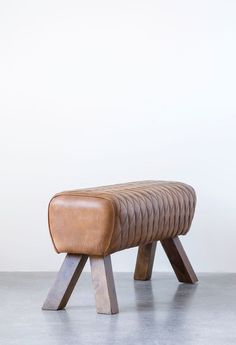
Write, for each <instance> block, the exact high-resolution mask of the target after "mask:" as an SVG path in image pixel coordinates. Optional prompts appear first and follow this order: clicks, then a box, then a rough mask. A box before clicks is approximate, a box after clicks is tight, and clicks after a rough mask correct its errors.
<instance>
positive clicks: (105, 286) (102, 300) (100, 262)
mask: <svg viewBox="0 0 236 345" xmlns="http://www.w3.org/2000/svg"><path fill="white" fill-rule="evenodd" d="M90 263H91V273H92V282H93V288H94V291H95V300H96V308H97V312H98V313H99V314H117V313H119V309H118V303H117V298H116V290H115V283H114V278H113V272H112V266H111V257H110V255H108V256H105V257H98V256H91V257H90Z"/></svg>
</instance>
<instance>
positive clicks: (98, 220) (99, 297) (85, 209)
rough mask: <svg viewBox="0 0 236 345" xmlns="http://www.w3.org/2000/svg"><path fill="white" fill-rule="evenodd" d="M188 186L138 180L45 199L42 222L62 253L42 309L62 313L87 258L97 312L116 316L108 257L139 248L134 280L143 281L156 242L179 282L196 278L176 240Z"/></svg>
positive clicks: (191, 205)
mask: <svg viewBox="0 0 236 345" xmlns="http://www.w3.org/2000/svg"><path fill="white" fill-rule="evenodd" d="M195 204H196V195H195V192H194V190H193V188H192V187H190V186H189V185H187V184H184V183H180V182H164V181H141V182H130V183H124V184H116V185H111V186H104V187H97V188H88V189H80V190H72V191H65V192H62V193H59V194H56V195H55V196H54V197H53V198H52V199H51V201H50V204H49V212H48V221H49V229H50V234H51V238H52V241H53V244H54V247H55V249H56V251H57V252H58V253H67V255H66V257H65V260H64V262H63V264H62V267H61V269H60V271H59V273H58V275H57V277H56V280H55V282H54V285H53V287H52V288H51V290H50V291H49V294H48V296H47V298H46V301H45V303H44V305H43V309H44V310H59V309H63V308H64V307H65V306H66V304H67V302H68V300H69V298H70V295H71V293H72V291H73V289H74V287H75V284H76V282H77V280H78V279H79V276H80V274H81V272H82V270H83V268H84V265H85V263H86V261H87V259H88V257H89V258H90V264H91V274H92V282H93V287H94V290H95V300H96V307H97V312H98V313H102V314H116V313H118V312H119V310H118V303H117V298H116V291H115V285H114V278H113V272H112V266H111V258H110V255H111V254H112V253H115V252H117V251H120V250H123V249H127V248H131V247H136V246H139V250H138V256H137V262H136V268H135V273H134V279H136V280H149V279H150V278H151V274H152V267H153V261H154V256H155V250H156V243H157V241H160V242H161V244H162V246H163V248H164V250H165V252H166V254H167V256H168V258H169V261H170V263H171V265H172V267H173V269H174V271H175V274H176V276H177V278H178V280H179V281H180V282H183V283H190V284H194V283H195V282H197V277H196V275H195V273H194V271H193V268H192V266H191V264H190V262H189V260H188V258H187V255H186V254H185V251H184V249H183V247H182V245H181V243H180V240H179V238H178V236H179V235H185V234H186V233H187V232H188V230H189V228H190V225H191V222H192V219H193V215H194V210H195Z"/></svg>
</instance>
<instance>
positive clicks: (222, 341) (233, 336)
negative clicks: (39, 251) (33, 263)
mask: <svg viewBox="0 0 236 345" xmlns="http://www.w3.org/2000/svg"><path fill="white" fill-rule="evenodd" d="M54 276H55V274H53V273H0V297H1V307H0V344H1V345H13V344H14V345H15V344H23V345H28V344H30V345H56V344H58V345H67V344H68V345H74V344H81V345H83V344H90V345H93V344H96V345H99V344H101V345H107V344H114V345H115V344H122V345H128V344H132V345H133V344H134V345H138V344H140V345H141V344H145V345H146V344H160V345H172V344H173V345H174V344H175V345H179V344H180V345H185V344H188V345H192V344H196V345H202V344H204V345H205V344H206V345H218V344H219V345H227V344H236V274H199V275H198V277H199V283H198V284H197V285H194V286H192V285H185V284H179V283H178V282H177V280H176V278H175V276H174V274H169V273H168V274H167V273H166V274H163V273H162V274H157V273H155V274H153V278H152V281H149V282H139V281H133V280H132V274H128V273H117V274H115V282H116V287H117V295H118V302H119V307H120V314H117V315H113V316H108V315H98V314H96V311H95V304H94V296H93V291H92V286H91V279H90V274H89V273H83V274H82V276H81V278H80V281H79V282H78V284H77V286H76V288H75V291H74V293H73V295H72V297H71V299H70V301H69V304H68V307H67V309H66V310H62V311H58V312H54V311H42V310H41V308H40V307H41V305H42V303H43V301H44V298H45V297H46V294H47V292H48V289H49V287H50V286H51V284H52V282H53V278H54Z"/></svg>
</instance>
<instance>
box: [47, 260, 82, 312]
mask: <svg viewBox="0 0 236 345" xmlns="http://www.w3.org/2000/svg"><path fill="white" fill-rule="evenodd" d="M87 259H88V256H87V255H76V254H67V255H66V257H65V260H64V262H63V264H62V266H61V269H60V271H59V272H58V274H57V277H56V280H55V282H54V284H53V286H52V288H51V290H50V291H49V294H48V296H47V298H46V301H45V302H44V305H43V307H42V309H44V310H59V309H63V308H64V307H65V306H66V304H67V302H68V300H69V298H70V296H71V294H72V291H73V290H74V287H75V284H76V283H77V280H78V279H79V276H80V274H81V272H82V270H83V268H84V265H85V264H86V261H87Z"/></svg>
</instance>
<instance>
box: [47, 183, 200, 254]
mask: <svg viewBox="0 0 236 345" xmlns="http://www.w3.org/2000/svg"><path fill="white" fill-rule="evenodd" d="M60 196H73V197H78V198H80V197H91V198H102V199H106V200H108V201H109V202H110V203H112V206H113V210H114V214H113V217H114V219H113V220H112V222H111V228H110V229H109V234H108V233H107V235H106V237H107V239H108V241H106V242H107V243H106V246H104V249H102V250H101V246H100V249H99V253H98V248H97V247H94V250H92V253H91V243H90V246H89V252H86V243H84V241H83V248H81V247H80V244H79V243H78V244H77V245H75V246H74V247H73V251H76V252H78V253H81V254H82V253H84V254H90V255H91V254H93V255H101V254H104V255H107V254H109V253H113V252H116V251H119V250H122V249H125V248H130V247H134V246H138V245H140V244H145V243H150V242H153V241H157V240H161V239H165V238H170V237H175V236H177V235H185V234H186V233H187V231H188V230H189V228H190V225H191V222H192V219H193V215H194V210H195V204H196V195H195V192H194V190H193V188H192V187H190V186H189V185H187V184H184V183H180V182H165V181H141V182H131V183H125V184H119V185H112V186H105V187H97V188H89V189H80V190H74V191H67V192H62V193H59V194H57V195H56V197H57V198H58V197H59V198H60ZM61 212H63V209H61V210H60V213H61ZM60 213H57V217H60ZM49 219H50V209H49ZM49 223H50V222H49ZM100 225H101V224H100ZM84 226H85V227H86V224H85V223H84ZM94 226H95V227H96V224H94ZM64 231H65V233H66V231H70V229H69V225H68V229H66V228H65V229H64ZM78 231H79V229H78ZM53 233H56V229H52V228H51V234H52V237H53ZM96 236H99V232H98V233H97V234H96ZM64 238H66V234H64ZM55 246H56V243H55ZM60 248H61V249H60V250H59V251H63V252H67V251H68V249H71V248H68V243H67V244H66V241H65V247H64V248H63V245H61V244H60ZM81 251H82V252H81ZM101 251H102V253H101Z"/></svg>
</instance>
